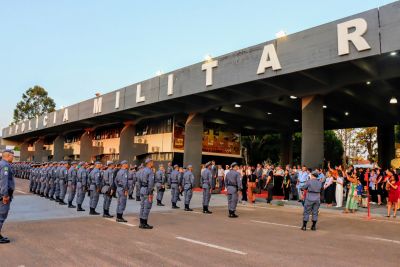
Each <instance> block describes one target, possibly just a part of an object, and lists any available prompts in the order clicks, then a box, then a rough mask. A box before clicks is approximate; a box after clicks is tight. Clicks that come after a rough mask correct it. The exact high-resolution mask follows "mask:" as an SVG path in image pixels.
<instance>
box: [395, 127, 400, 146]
mask: <svg viewBox="0 0 400 267" xmlns="http://www.w3.org/2000/svg"><path fill="white" fill-rule="evenodd" d="M394 134H395V139H396V143H400V125H396V126H395V127H394Z"/></svg>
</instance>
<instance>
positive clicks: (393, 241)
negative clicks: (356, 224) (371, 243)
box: [365, 236, 400, 245]
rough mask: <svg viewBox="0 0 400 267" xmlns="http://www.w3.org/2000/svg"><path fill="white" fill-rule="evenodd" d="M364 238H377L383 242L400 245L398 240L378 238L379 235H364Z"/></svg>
mask: <svg viewBox="0 0 400 267" xmlns="http://www.w3.org/2000/svg"><path fill="white" fill-rule="evenodd" d="M365 238H366V239H370V240H377V241H383V242H390V243H394V244H398V245H400V241H398V240H392V239H385V238H379V237H372V236H365Z"/></svg>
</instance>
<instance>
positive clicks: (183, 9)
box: [0, 0, 393, 128]
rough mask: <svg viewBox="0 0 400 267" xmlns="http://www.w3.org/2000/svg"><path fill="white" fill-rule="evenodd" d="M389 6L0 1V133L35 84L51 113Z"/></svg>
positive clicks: (380, 0) (360, 2) (355, 1)
mask: <svg viewBox="0 0 400 267" xmlns="http://www.w3.org/2000/svg"><path fill="white" fill-rule="evenodd" d="M390 2H393V0H388V1H385V0H306V1H297V0H281V1H272V0H254V1H251V0H246V1H239V0H201V1H200V0H199V1H196V0H191V1H185V0H169V1H161V0H159V1H156V0H143V1H135V0H126V1H122V0H115V1H110V0H109V1H103V0H85V1H82V0H57V1H54V0H35V1H32V0H14V1H6V0H0V33H1V35H0V36H1V38H0V86H1V87H0V92H1V97H0V101H1V103H0V128H3V127H5V126H7V125H8V124H9V123H10V122H11V120H12V113H13V109H14V107H15V105H16V103H17V102H18V101H19V100H20V99H21V96H22V93H23V92H24V91H25V90H27V89H28V88H29V87H32V86H34V85H40V86H42V87H44V88H45V89H46V90H47V91H48V92H49V95H50V96H51V97H52V98H54V100H55V102H56V104H57V108H59V107H60V106H68V105H70V104H74V103H77V102H80V101H82V100H85V99H88V98H90V97H93V96H94V94H95V93H96V92H101V93H106V92H109V91H112V90H115V89H118V88H121V87H124V86H127V85H129V84H132V83H135V82H139V81H141V80H144V79H147V78H150V77H153V76H155V73H156V72H157V71H158V70H162V71H164V72H167V71H171V70H174V69H177V68H180V67H184V66H187V65H190V64H193V63H196V62H199V61H201V60H203V58H204V56H205V55H206V54H210V55H212V56H219V55H222V54H225V53H228V52H232V51H234V50H238V49H241V48H245V47H247V46H251V45H255V44H258V43H261V42H264V41H267V40H271V39H274V38H275V33H276V32H278V31H279V30H285V31H286V32H287V33H288V34H290V33H294V32H297V31H301V30H304V29H307V28H310V27H313V26H317V25H320V24H323V23H326V22H330V21H333V20H336V19H340V18H343V17H345V16H348V15H353V14H356V13H358V12H362V11H365V10H368V9H372V8H376V7H379V6H382V5H384V4H387V3H390Z"/></svg>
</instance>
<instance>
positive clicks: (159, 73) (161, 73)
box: [156, 70, 164, 76]
mask: <svg viewBox="0 0 400 267" xmlns="http://www.w3.org/2000/svg"><path fill="white" fill-rule="evenodd" d="M163 74H164V72H163V71H162V70H158V71H157V72H156V75H157V76H161V75H163Z"/></svg>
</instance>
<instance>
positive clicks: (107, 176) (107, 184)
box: [101, 162, 114, 218]
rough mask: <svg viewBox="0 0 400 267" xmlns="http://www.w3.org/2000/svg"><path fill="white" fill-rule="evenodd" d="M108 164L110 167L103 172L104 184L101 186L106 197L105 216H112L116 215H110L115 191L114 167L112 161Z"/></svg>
mask: <svg viewBox="0 0 400 267" xmlns="http://www.w3.org/2000/svg"><path fill="white" fill-rule="evenodd" d="M107 165H108V166H109V167H108V168H107V170H105V171H104V173H103V182H102V185H103V186H102V188H101V193H102V194H103V197H104V202H103V217H105V218H112V217H114V216H112V215H110V205H111V200H112V191H114V167H113V163H112V162H108V163H107Z"/></svg>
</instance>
